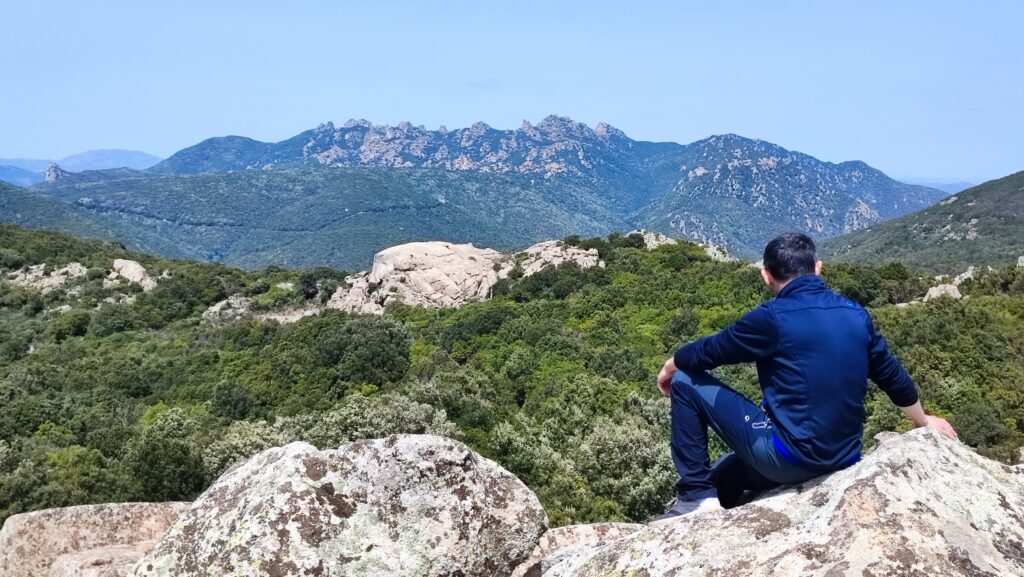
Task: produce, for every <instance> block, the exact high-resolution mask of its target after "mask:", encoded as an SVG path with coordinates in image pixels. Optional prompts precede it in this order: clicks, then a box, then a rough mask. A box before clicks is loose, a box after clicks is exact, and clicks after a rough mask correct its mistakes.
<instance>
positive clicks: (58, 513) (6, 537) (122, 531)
mask: <svg viewBox="0 0 1024 577" xmlns="http://www.w3.org/2000/svg"><path fill="white" fill-rule="evenodd" d="M187 508H188V503H113V504H108V505H82V506H79V507H65V508H62V509H46V510H43V511H34V512H32V513H22V514H20V515H13V516H11V517H10V518H8V519H7V521H6V522H4V526H3V530H0V575H3V577H45V576H46V575H53V576H54V577H57V576H60V577H67V576H71V575H76V574H80V575H89V574H90V573H86V572H81V573H77V572H76V571H77V569H76V568H81V567H83V563H85V564H86V565H91V569H92V570H93V572H92V573H91V574H93V575H111V574H118V573H112V571H117V570H118V569H120V570H122V571H123V570H125V569H126V567H125V565H126V564H127V565H128V567H127V568H130V566H131V564H132V563H134V561H136V560H137V559H138V558H139V557H141V556H142V554H143V553H144V552H145V550H146V549H148V546H149V545H150V544H151V543H152V542H153V541H154V540H155V539H156V538H157V537H159V536H160V535H161V534H163V532H164V531H166V530H167V528H168V527H170V525H171V523H173V522H174V520H175V519H177V518H178V515H180V514H181V513H182V512H184V511H185V510H186V509H187ZM119 574H123V573H119Z"/></svg>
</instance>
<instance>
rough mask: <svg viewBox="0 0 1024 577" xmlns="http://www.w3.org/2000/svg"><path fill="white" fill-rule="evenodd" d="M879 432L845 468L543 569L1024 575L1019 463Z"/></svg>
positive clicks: (576, 573)
mask: <svg viewBox="0 0 1024 577" xmlns="http://www.w3.org/2000/svg"><path fill="white" fill-rule="evenodd" d="M883 435H884V436H880V438H879V441H880V444H879V446H878V447H877V448H876V449H875V450H874V451H873V452H872V453H871V454H870V455H868V456H866V457H865V459H864V460H863V461H861V462H860V463H858V464H857V465H854V466H853V467H850V468H849V469H846V470H844V471H840V472H838V473H834V474H832V475H830V476H826V477H820V478H818V479H816V480H814V481H811V482H808V483H805V484H803V485H801V486H798V487H795V488H788V489H785V490H781V491H778V492H775V493H773V494H770V495H768V496H766V497H765V498H762V499H760V500H758V501H755V502H754V503H751V504H749V505H745V506H742V507H738V508H735V509H731V510H728V511H724V512H719V513H708V514H703V515H697V516H689V517H682V518H678V519H675V520H671V521H667V522H662V523H656V524H652V525H649V526H648V527H647V528H645V529H643V530H641V531H638V532H636V533H632V534H630V535H628V536H626V537H622V538H619V539H616V540H610V541H607V542H606V543H604V544H603V545H602V546H599V547H592V548H582V549H580V550H579V551H575V552H573V553H572V554H568V555H564V556H560V558H559V559H557V560H556V562H555V563H553V564H550V567H549V568H547V569H546V570H545V571H544V573H543V575H544V577H570V576H572V577H584V576H587V577H589V576H593V575H644V576H645V577H663V576H669V575H671V576H673V577H686V576H697V575H701V576H722V577H725V576H732V575H744V576H747V575H750V576H765V577H768V576H772V577H788V576H793V577H796V576H804V575H820V576H828V577H846V576H849V577H853V576H857V577H862V576H868V575H874V576H881V575H943V576H965V577H966V576H1003V575H1024V466H1021V465H1017V466H1015V467H1011V466H1008V465H1004V464H1001V463H997V462H994V461H991V460H988V459H986V458H984V457H981V456H979V455H977V454H976V453H974V452H973V451H971V450H970V449H969V448H967V447H966V446H964V445H962V444H959V443H956V442H954V441H950V440H948V439H945V438H943V437H940V436H939V435H938V434H937V433H935V432H934V431H932V430H930V429H918V430H915V431H911V432H909V433H905V434H903V435H897V434H895V433H885V434H883Z"/></svg>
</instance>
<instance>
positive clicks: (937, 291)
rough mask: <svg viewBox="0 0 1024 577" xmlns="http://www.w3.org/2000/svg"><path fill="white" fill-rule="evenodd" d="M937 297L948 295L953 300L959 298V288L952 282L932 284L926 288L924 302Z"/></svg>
mask: <svg viewBox="0 0 1024 577" xmlns="http://www.w3.org/2000/svg"><path fill="white" fill-rule="evenodd" d="M939 297H949V298H951V299H953V300H960V298H961V296H960V289H959V288H957V286H956V285H954V284H940V285H938V286H933V287H932V288H930V289H928V293H927V294H925V295H924V302H928V301H930V300H933V299H937V298H939Z"/></svg>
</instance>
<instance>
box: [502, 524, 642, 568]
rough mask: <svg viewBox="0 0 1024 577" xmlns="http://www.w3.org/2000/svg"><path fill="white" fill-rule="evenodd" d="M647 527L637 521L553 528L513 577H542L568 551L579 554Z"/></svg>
mask: <svg viewBox="0 0 1024 577" xmlns="http://www.w3.org/2000/svg"><path fill="white" fill-rule="evenodd" d="M643 528H644V526H643V525H637V524H635V523H595V524H593V525H568V526H566V527H556V528H554V529H549V530H548V532H547V533H544V535H543V536H542V537H541V538H540V543H537V546H536V547H535V548H534V549H533V553H531V554H530V557H529V558H528V559H527V560H526V561H523V563H522V564H521V565H520V566H519V567H516V570H515V571H514V572H513V573H512V577H540V576H541V574H542V573H543V572H544V570H545V569H548V568H550V567H551V566H552V565H553V564H555V563H557V562H558V560H559V559H561V558H562V557H564V556H566V555H567V554H574V555H579V554H580V552H581V551H583V550H584V549H589V548H594V547H598V546H601V545H605V544H607V543H608V542H610V541H614V540H615V539H620V538H622V537H625V536H626V535H632V534H633V533H636V532H637V531H639V530H641V529H643Z"/></svg>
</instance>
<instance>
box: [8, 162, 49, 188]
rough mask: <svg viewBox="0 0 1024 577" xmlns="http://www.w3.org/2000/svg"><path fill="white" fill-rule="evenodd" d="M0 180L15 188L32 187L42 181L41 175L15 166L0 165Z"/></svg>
mask: <svg viewBox="0 0 1024 577" xmlns="http://www.w3.org/2000/svg"><path fill="white" fill-rule="evenodd" d="M0 180H2V181H4V182H6V183H9V184H13V185H15V186H32V185H33V184H35V183H37V182H40V181H42V180H43V174H42V173H40V172H32V171H31V170H25V169H24V168H18V167H17V166H8V165H3V164H0Z"/></svg>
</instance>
